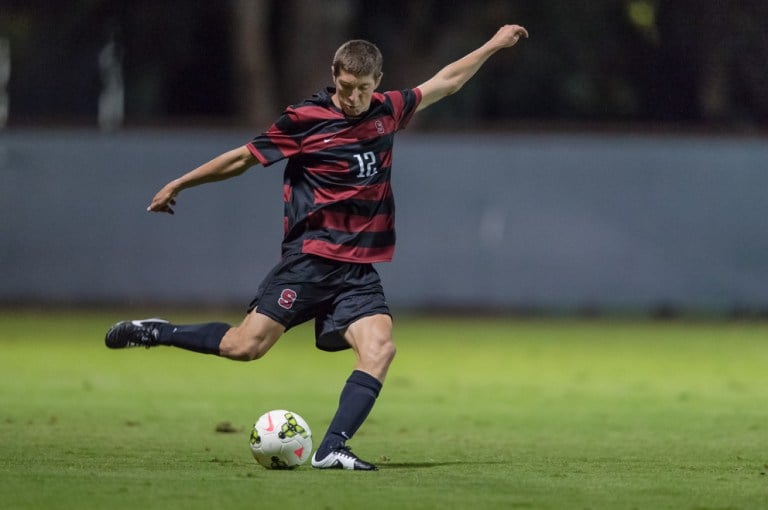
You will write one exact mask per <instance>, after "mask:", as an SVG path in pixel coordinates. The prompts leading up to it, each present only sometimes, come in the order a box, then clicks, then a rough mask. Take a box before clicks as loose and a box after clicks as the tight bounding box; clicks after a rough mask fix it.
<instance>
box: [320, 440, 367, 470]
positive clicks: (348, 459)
mask: <svg viewBox="0 0 768 510" xmlns="http://www.w3.org/2000/svg"><path fill="white" fill-rule="evenodd" d="M312 467H313V468H315V469H352V470H356V471H378V469H379V468H377V467H376V466H374V465H373V464H370V463H368V462H366V461H364V460H363V459H361V458H360V457H358V456H357V455H355V454H354V453H352V450H351V449H350V448H349V446H341V447H339V448H335V449H333V450H331V453H329V454H328V455H326V456H325V457H324V458H322V459H318V458H317V452H315V453H314V455H312Z"/></svg>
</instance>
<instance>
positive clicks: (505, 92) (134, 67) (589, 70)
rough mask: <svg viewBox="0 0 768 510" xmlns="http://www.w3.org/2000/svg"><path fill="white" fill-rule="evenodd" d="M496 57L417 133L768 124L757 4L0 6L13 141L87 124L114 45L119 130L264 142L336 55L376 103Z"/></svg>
mask: <svg viewBox="0 0 768 510" xmlns="http://www.w3.org/2000/svg"><path fill="white" fill-rule="evenodd" d="M507 22H511V23H518V24H522V25H525V26H526V27H527V28H528V29H529V31H530V33H531V38H530V39H528V40H525V41H522V42H521V43H520V44H519V46H518V47H516V48H515V49H514V50H512V51H510V52H508V53H507V54H504V55H503V56H500V55H499V56H496V57H495V58H493V59H492V60H490V61H489V62H488V63H487V65H486V67H485V68H484V69H483V70H482V71H481V74H480V76H479V77H478V79H476V80H473V81H472V82H470V83H469V84H468V85H467V86H466V87H465V89H464V90H463V91H462V93H461V94H459V95H457V96H454V97H452V98H450V107H438V108H432V109H430V110H427V111H426V112H425V115H423V116H421V117H422V118H420V120H419V124H418V126H419V127H421V128H436V127H450V128H466V127H481V126H489V125H491V126H494V127H504V126H511V125H517V124H519V123H521V122H523V123H530V122H553V121H556V122H561V121H579V122H605V121H608V122H614V123H619V122H620V123H637V122H642V123H666V124H669V123H676V124H677V123H684V124H686V125H693V126H708V127H738V128H748V129H752V128H761V127H764V126H765V125H766V124H767V123H768V94H766V93H765V90H766V84H768V66H767V65H766V62H768V31H767V30H766V29H765V27H766V25H767V24H768V23H767V22H768V2H765V1H764V0H696V1H694V0H576V1H573V0H540V1H536V2H530V1H528V2H523V1H507V0H478V1H472V2H470V1H456V0H453V1H450V0H417V1H414V0H387V1H373V0H227V1H226V2H209V1H193V0H188V1H185V2H178V1H170V0H133V1H130V2H129V1H127V0H80V1H61V2H47V1H46V2H43V1H40V0H25V1H21V0H0V38H6V39H8V40H10V45H11V54H12V73H11V81H10V84H9V86H8V91H9V94H10V99H11V115H10V122H9V123H10V125H14V123H39V122H51V121H64V122H72V121H79V120H83V121H85V122H91V121H92V119H94V118H95V112H96V108H97V106H96V105H97V97H98V94H99V90H100V87H101V83H100V77H99V69H98V62H97V59H98V53H99V50H100V49H101V48H103V47H104V46H105V45H106V44H107V43H108V42H109V41H110V40H114V41H116V42H117V43H118V45H119V48H120V54H121V57H122V62H123V75H124V76H125V94H126V118H127V120H128V122H129V123H133V124H141V123H156V122H165V121H170V122H176V121H178V120H179V117H184V118H186V119H187V120H190V119H191V118H193V117H194V118H199V119H200V120H202V121H204V122H228V123H233V122H249V123H251V124H253V123H260V124H263V123H264V122H267V121H268V119H273V118H274V117H275V116H276V115H277V114H278V113H279V112H280V111H281V109H282V108H283V107H284V106H285V105H287V104H290V103H292V102H296V101H298V100H300V99H303V98H304V97H305V96H307V95H308V94H311V93H312V92H313V91H315V90H317V89H319V88H321V87H323V86H324V85H326V84H328V82H329V78H330V71H329V67H330V59H331V57H332V54H333V51H334V50H335V48H336V47H338V45H339V44H341V43H342V42H344V41H345V40H347V39H350V38H357V37H362V38H368V39H371V40H373V41H374V42H376V43H377V44H378V45H379V46H380V47H381V49H382V52H383V53H384V57H385V70H384V71H385V76H384V82H383V87H384V88H404V87H411V86H416V85H418V84H419V83H421V82H422V81H425V80H426V79H427V78H429V77H430V76H431V75H432V74H433V73H435V72H436V71H437V70H439V69H440V67H442V66H443V65H445V64H447V63H449V62H451V61H452V60H455V59H457V58H459V57H461V56H463V55H464V54H465V53H467V52H469V51H470V50H472V49H474V48H475V47H477V46H478V45H480V44H482V43H483V42H484V41H485V40H487V39H488V38H489V37H490V36H491V35H492V34H493V32H494V31H495V30H496V29H497V28H498V26H499V25H501V24H503V23H507Z"/></svg>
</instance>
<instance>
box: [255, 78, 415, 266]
mask: <svg viewBox="0 0 768 510" xmlns="http://www.w3.org/2000/svg"><path fill="white" fill-rule="evenodd" d="M333 93H334V89H333V88H327V89H326V90H324V91H321V92H319V93H318V94H315V95H314V96H312V98H310V99H307V100H306V101H304V102H302V103H300V104H297V105H294V106H291V107H288V108H287V109H286V110H285V111H284V112H283V114H282V115H281V116H280V118H279V119H278V120H277V122H275V123H274V124H273V125H272V126H271V127H270V128H269V129H268V130H267V131H266V132H264V133H263V134H261V135H259V136H257V137H255V138H254V139H253V140H251V142H250V143H248V144H247V147H248V149H249V150H250V151H251V153H252V154H253V155H254V156H255V157H256V158H257V159H258V160H259V162H260V163H261V164H263V165H264V166H268V165H271V164H273V163H276V162H278V161H281V160H283V159H286V158H287V159H288V163H287V165H286V167H285V175H284V186H283V199H284V202H285V219H284V221H285V237H284V238H283V244H282V252H283V255H284V256H285V255H289V254H293V253H310V254H314V255H318V256H320V257H325V258H328V259H333V260H340V261H344V262H355V263H370V262H387V261H390V260H392V255H393V253H394V249H395V203H394V197H393V195H392V188H391V186H390V171H391V167H392V146H393V141H394V135H395V132H397V131H398V130H400V129H403V128H405V127H406V125H407V124H408V121H409V120H410V119H411V117H412V116H413V113H414V112H415V111H416V107H417V106H418V104H419V102H420V101H421V91H420V90H419V89H418V88H416V89H409V90H402V91H391V92H384V93H378V92H376V93H374V94H373V98H372V100H371V107H370V109H369V110H368V111H367V112H366V113H365V114H363V115H361V116H360V117H354V118H352V117H346V116H345V115H344V113H343V112H342V111H341V110H340V109H338V108H337V107H336V106H335V105H334V104H333V101H332V100H331V96H332V95H333Z"/></svg>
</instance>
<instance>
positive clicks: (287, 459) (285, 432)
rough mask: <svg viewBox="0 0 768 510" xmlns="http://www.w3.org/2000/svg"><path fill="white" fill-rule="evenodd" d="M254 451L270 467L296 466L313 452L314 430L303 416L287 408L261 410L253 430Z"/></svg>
mask: <svg viewBox="0 0 768 510" xmlns="http://www.w3.org/2000/svg"><path fill="white" fill-rule="evenodd" d="M251 452H252V453H253V458H254V459H256V462H258V463H259V464H261V465H262V466H264V467H265V468H268V469H293V468H295V467H297V466H300V465H302V464H304V463H305V462H306V461H307V459H308V458H309V456H310V455H312V431H311V430H309V425H307V422H306V421H304V418H302V417H301V416H299V415H298V414H296V413H293V412H291V411H286V410H285V409H277V410H273V411H269V412H267V413H264V414H262V415H261V416H260V417H259V419H258V420H256V423H255V424H254V425H253V430H252V431H251Z"/></svg>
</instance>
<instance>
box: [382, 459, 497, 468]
mask: <svg viewBox="0 0 768 510" xmlns="http://www.w3.org/2000/svg"><path fill="white" fill-rule="evenodd" d="M502 464H509V462H505V461H491V462H487V461H486V462H473V461H466V460H454V461H448V462H381V463H379V464H378V465H379V467H380V468H381V469H425V468H433V467H442V466H483V465H486V466H494V465H502Z"/></svg>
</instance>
